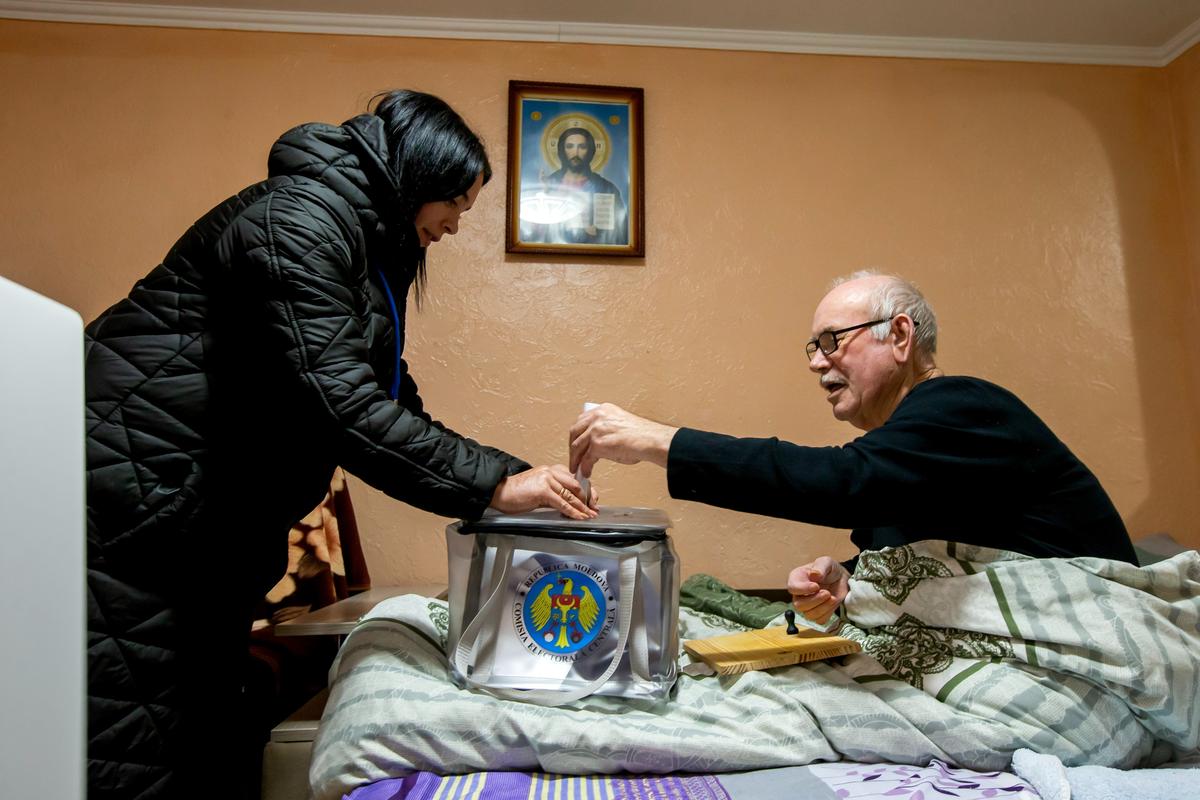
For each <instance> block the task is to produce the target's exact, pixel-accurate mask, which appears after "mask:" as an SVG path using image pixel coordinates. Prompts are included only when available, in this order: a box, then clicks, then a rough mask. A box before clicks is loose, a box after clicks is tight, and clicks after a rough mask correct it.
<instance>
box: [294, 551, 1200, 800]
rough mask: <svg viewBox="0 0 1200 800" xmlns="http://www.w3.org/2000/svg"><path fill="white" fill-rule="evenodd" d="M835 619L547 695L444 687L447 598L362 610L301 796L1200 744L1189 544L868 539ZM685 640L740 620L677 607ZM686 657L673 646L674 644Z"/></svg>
mask: <svg viewBox="0 0 1200 800" xmlns="http://www.w3.org/2000/svg"><path fill="white" fill-rule="evenodd" d="M845 616H846V621H845V623H844V624H843V626H842V629H841V633H842V634H843V635H845V636H848V637H851V638H856V639H858V640H859V641H860V642H861V643H862V644H863V647H864V652H863V653H861V654H858V655H855V656H848V657H845V658H843V659H838V660H833V661H830V662H820V663H815V664H808V665H798V666H794V667H788V668H783V669H779V670H772V671H770V672H753V673H747V674H745V675H739V676H714V677H693V676H687V675H684V676H682V677H681V678H680V680H679V682H678V684H677V686H676V691H675V696H674V699H673V700H671V701H669V702H666V703H658V704H655V703H649V702H639V701H629V700H620V699H614V698H599V697H592V698H588V699H586V700H583V701H580V702H578V703H576V704H573V705H572V706H570V707H567V708H558V709H548V708H542V707H538V706H531V705H528V704H523V703H518V702H511V701H501V700H497V699H494V698H491V697H488V696H486V695H480V694H475V693H472V692H468V691H464V690H459V689H457V688H456V687H455V686H454V684H453V683H452V682H451V681H450V680H449V675H448V671H447V664H446V660H445V657H444V655H443V653H442V647H443V645H444V640H445V633H446V621H447V612H446V608H445V604H444V603H440V602H438V601H433V600H429V599H426V598H418V597H413V596H407V597H402V598H393V599H392V600H389V601H386V602H385V603H383V604H381V605H380V606H379V607H377V608H376V609H375V610H374V611H373V612H372V613H371V614H370V615H368V619H366V620H364V622H363V623H362V624H360V625H359V626H358V627H357V628H356V629H355V631H354V632H353V633H352V634H351V635H350V637H349V638H348V640H347V641H346V643H345V645H344V646H343V648H342V651H341V653H340V654H339V657H338V661H337V663H336V664H335V667H334V670H333V685H332V689H331V695H330V699H329V703H328V704H327V706H326V711H325V717H324V719H323V720H322V724H321V728H320V730H319V731H318V734H317V739H316V742H315V743H314V750H313V760H312V766H311V770H310V781H311V784H312V788H313V791H314V796H315V798H316V799H317V800H332V799H333V798H338V797H341V796H342V795H343V794H345V793H349V792H350V791H352V790H354V789H355V788H356V787H359V786H362V785H366V784H370V783H374V782H377V781H380V780H383V779H386V778H392V777H399V776H404V775H408V774H411V773H414V772H419V771H429V772H435V773H439V774H445V773H465V772H480V771H486V770H541V771H546V772H552V773H562V774H574V775H580V774H583V775H586V774H595V773H606V774H611V773H652V774H667V773H669V774H681V773H695V774H706V773H723V772H735V771H745V770H758V769H764V768H776V767H787V766H801V765H807V764H813V763H814V762H822V761H838V760H852V761H861V762H869V763H879V762H890V763H893V764H918V765H921V764H930V763H931V762H932V760H933V759H938V760H940V761H942V762H943V763H945V764H948V765H951V766H956V767H965V768H971V769H975V770H982V771H995V770H1004V769H1006V768H1007V767H1008V765H1009V763H1010V760H1011V757H1012V754H1013V753H1014V752H1015V751H1016V750H1017V749H1019V748H1028V749H1031V750H1034V751H1036V752H1040V753H1050V754H1053V755H1055V756H1056V757H1058V758H1060V759H1061V760H1062V762H1063V763H1064V764H1066V765H1068V766H1073V765H1078V764H1098V765H1103V766H1113V767H1119V768H1129V767H1133V766H1139V765H1154V764H1156V763H1160V762H1162V761H1165V760H1167V759H1169V758H1172V757H1176V758H1177V757H1179V754H1180V753H1189V752H1194V751H1195V750H1196V749H1197V747H1198V740H1200V707H1198V706H1200V703H1197V684H1198V681H1200V663H1198V659H1200V556H1197V554H1196V553H1195V552H1194V551H1192V552H1188V553H1184V554H1181V555H1178V556H1176V557H1174V558H1172V559H1169V560H1166V561H1163V562H1160V563H1158V564H1154V565H1152V566H1150V567H1145V568H1140V569H1139V568H1136V567H1133V566H1131V565H1128V564H1123V563H1120V562H1111V561H1104V560H1100V559H1083V558H1081V559H1029V558H1027V557H1024V556H1019V555H1016V554H1013V553H1006V552H1003V551H996V550H989V549H985V548H976V547H967V546H963V545H954V544H952V543H947V542H922V543H919V544H917V545H912V546H906V547H901V548H894V549H889V550H884V551H880V552H878V553H864V554H863V555H862V557H861V558H860V560H859V567H858V569H857V571H856V573H855V576H854V579H853V581H852V584H851V595H850V597H849V598H848V599H847V602H846V604H845ZM680 625H681V632H680V635H681V638H695V637H700V636H711V635H718V634H721V633H727V632H730V631H735V630H740V629H743V626H741V625H739V624H738V623H737V622H736V621H733V620H730V619H727V618H725V617H722V616H720V615H718V614H715V613H710V612H704V613H700V612H696V611H693V610H691V609H686V608H685V609H682V610H681V613H680ZM683 658H684V661H685V662H686V661H687V658H686V656H684V657H683Z"/></svg>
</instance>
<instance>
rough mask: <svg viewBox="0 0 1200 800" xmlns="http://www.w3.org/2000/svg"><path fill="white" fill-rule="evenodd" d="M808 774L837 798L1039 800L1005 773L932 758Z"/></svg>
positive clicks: (813, 767)
mask: <svg viewBox="0 0 1200 800" xmlns="http://www.w3.org/2000/svg"><path fill="white" fill-rule="evenodd" d="M809 770H810V771H811V772H812V773H813V774H814V775H815V776H817V777H818V778H820V779H821V780H822V781H824V782H825V784H826V785H827V786H828V787H829V788H830V789H832V790H833V792H834V794H836V795H837V796H838V797H839V798H849V800H862V799H863V798H888V800H935V798H936V799H937V800H942V798H949V797H956V798H966V800H978V798H999V799H1000V800H1039V798H1038V794H1037V792H1035V791H1034V790H1033V789H1031V788H1030V787H1029V786H1028V785H1027V784H1026V783H1025V782H1024V781H1022V780H1021V779H1020V778H1018V777H1017V776H1016V775H1013V774H1011V773H1008V772H975V771H974V770H969V769H956V768H954V767H949V766H947V765H946V764H944V763H942V762H941V761H938V760H937V759H936V758H935V759H934V760H933V761H931V762H930V763H929V766H927V767H910V766H905V765H903V764H854V763H846V762H838V763H832V764H810V765H809Z"/></svg>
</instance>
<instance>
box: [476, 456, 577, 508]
mask: <svg viewBox="0 0 1200 800" xmlns="http://www.w3.org/2000/svg"><path fill="white" fill-rule="evenodd" d="M598 504H599V496H598V495H597V493H596V490H595V489H594V488H593V489H592V496H591V497H590V498H588V499H587V501H586V502H585V501H584V499H583V487H582V486H580V485H579V481H577V480H575V476H574V475H572V474H571V471H570V470H568V469H567V468H566V467H564V466H563V465H562V464H555V465H554V466H541V467H533V468H532V469H527V470H525V471H524V472H518V473H517V474H516V475H509V476H508V477H507V478H505V479H504V480H502V481H500V485H498V486H497V487H496V492H495V494H493V495H492V504H491V505H492V508H494V509H496V510H497V511H502V512H504V513H505V514H519V513H521V512H522V511H532V510H533V509H535V508H543V507H544V508H557V509H558V510H559V511H561V512H562V515H563V516H564V517H570V518H571V519H591V518H592V517H595V516H596V514H597V513H598V512H597V511H596V508H597V506H598Z"/></svg>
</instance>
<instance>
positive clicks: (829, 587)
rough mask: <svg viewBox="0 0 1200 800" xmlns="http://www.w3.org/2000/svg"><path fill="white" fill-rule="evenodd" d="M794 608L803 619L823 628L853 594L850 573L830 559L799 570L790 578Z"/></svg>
mask: <svg viewBox="0 0 1200 800" xmlns="http://www.w3.org/2000/svg"><path fill="white" fill-rule="evenodd" d="M787 588H788V591H789V592H791V594H792V605H793V606H794V607H795V609H796V610H797V611H799V612H800V613H801V614H803V615H804V618H805V619H807V620H809V621H811V622H815V623H817V624H818V625H824V624H825V623H826V622H828V621H829V618H830V617H831V616H833V612H834V611H836V610H837V607H838V606H840V605H841V604H842V601H843V600H845V599H846V595H847V594H848V593H849V591H850V573H849V572H847V571H846V568H845V567H843V566H842V565H841V564H840V563H838V562H837V561H834V560H833V559H832V558H830V557H829V556H821V557H820V558H818V559H817V560H816V561H813V562H810V563H808V564H805V565H803V566H800V567H796V568H795V569H794V570H792V571H791V574H789V575H788V583H787Z"/></svg>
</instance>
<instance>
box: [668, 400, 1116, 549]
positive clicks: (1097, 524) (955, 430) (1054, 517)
mask: <svg viewBox="0 0 1200 800" xmlns="http://www.w3.org/2000/svg"><path fill="white" fill-rule="evenodd" d="M667 482H668V486H669V489H670V492H671V496H672V497H675V498H678V499H682V500H695V501H697V502H701V503H708V504H710V505H715V506H721V507H723V508H731V509H734V510H737V511H747V512H751V513H755V514H765V515H767V516H771V517H782V518H784V519H793V520H797V521H800V522H809V523H814V524H817V525H826V526H829V527H831V528H853V529H854V531H853V532H852V533H851V534H850V538H851V540H852V541H853V542H854V544H856V545H857V546H858V547H859V549H860V550H878V549H880V548H883V547H894V546H897V545H902V544H907V543H910V542H916V541H920V540H922V539H946V540H950V541H955V542H965V543H968V544H976V545H983V546H986V547H995V548H1000V549H1004V550H1014V551H1016V552H1019V553H1025V554H1028V555H1031V556H1038V557H1048V556H1049V557H1054V556H1067V557H1070V556H1097V557H1100V558H1112V559H1118V560H1121V561H1128V562H1130V563H1137V559H1136V556H1135V555H1134V551H1133V545H1132V543H1131V542H1130V541H1129V534H1128V533H1127V532H1126V530H1125V525H1124V523H1123V522H1122V521H1121V517H1120V516H1119V515H1118V514H1117V510H1116V509H1115V508H1114V507H1113V504H1112V501H1111V500H1110V499H1109V497H1108V495H1107V493H1105V491H1104V488H1103V487H1102V486H1101V485H1100V482H1099V481H1098V480H1097V479H1096V476H1095V475H1093V474H1092V472H1091V471H1090V470H1089V469H1088V468H1087V467H1086V466H1084V465H1083V463H1082V462H1081V461H1080V460H1079V459H1078V458H1076V457H1075V455H1074V454H1073V453H1072V452H1071V451H1070V450H1069V449H1068V448H1067V446H1066V445H1065V444H1063V443H1062V442H1061V441H1059V439H1058V437H1057V436H1055V435H1054V433H1053V432H1052V431H1051V430H1050V429H1049V428H1048V427H1047V426H1046V424H1045V423H1044V422H1042V420H1041V419H1039V418H1038V416H1037V415H1036V414H1034V413H1033V411H1031V410H1030V409H1029V407H1028V406H1026V405H1025V404H1024V403H1022V402H1021V401H1020V400H1019V399H1018V398H1017V397H1016V396H1015V395H1014V394H1013V393H1012V392H1009V391H1008V390H1006V389H1003V388H1001V387H999V386H996V385H995V384H992V383H988V382H987V381H983V380H980V379H978V378H969V377H943V378H934V379H931V380H927V381H924V382H922V383H919V384H917V385H916V386H915V387H913V389H912V391H910V392H909V394H908V396H907V397H905V398H904V399H903V400H902V401H901V402H900V405H899V406H897V408H896V410H895V411H894V412H893V413H892V416H891V417H890V418H889V419H888V420H887V422H885V423H884V424H883V425H882V426H880V427H879V428H876V429H875V430H872V431H869V432H868V433H866V434H864V435H863V436H860V437H859V438H857V439H855V440H854V441H852V442H850V443H848V444H846V445H843V446H842V447H801V446H799V445H795V444H791V443H789V442H782V441H780V440H779V439H776V438H771V439H738V438H735V437H732V436H725V435H722V434H717V433H707V432H704V431H697V430H692V429H689V428H682V429H680V430H679V432H678V433H677V434H676V435H675V437H674V439H673V440H672V442H671V449H670V453H669V455H668V462H667Z"/></svg>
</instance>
